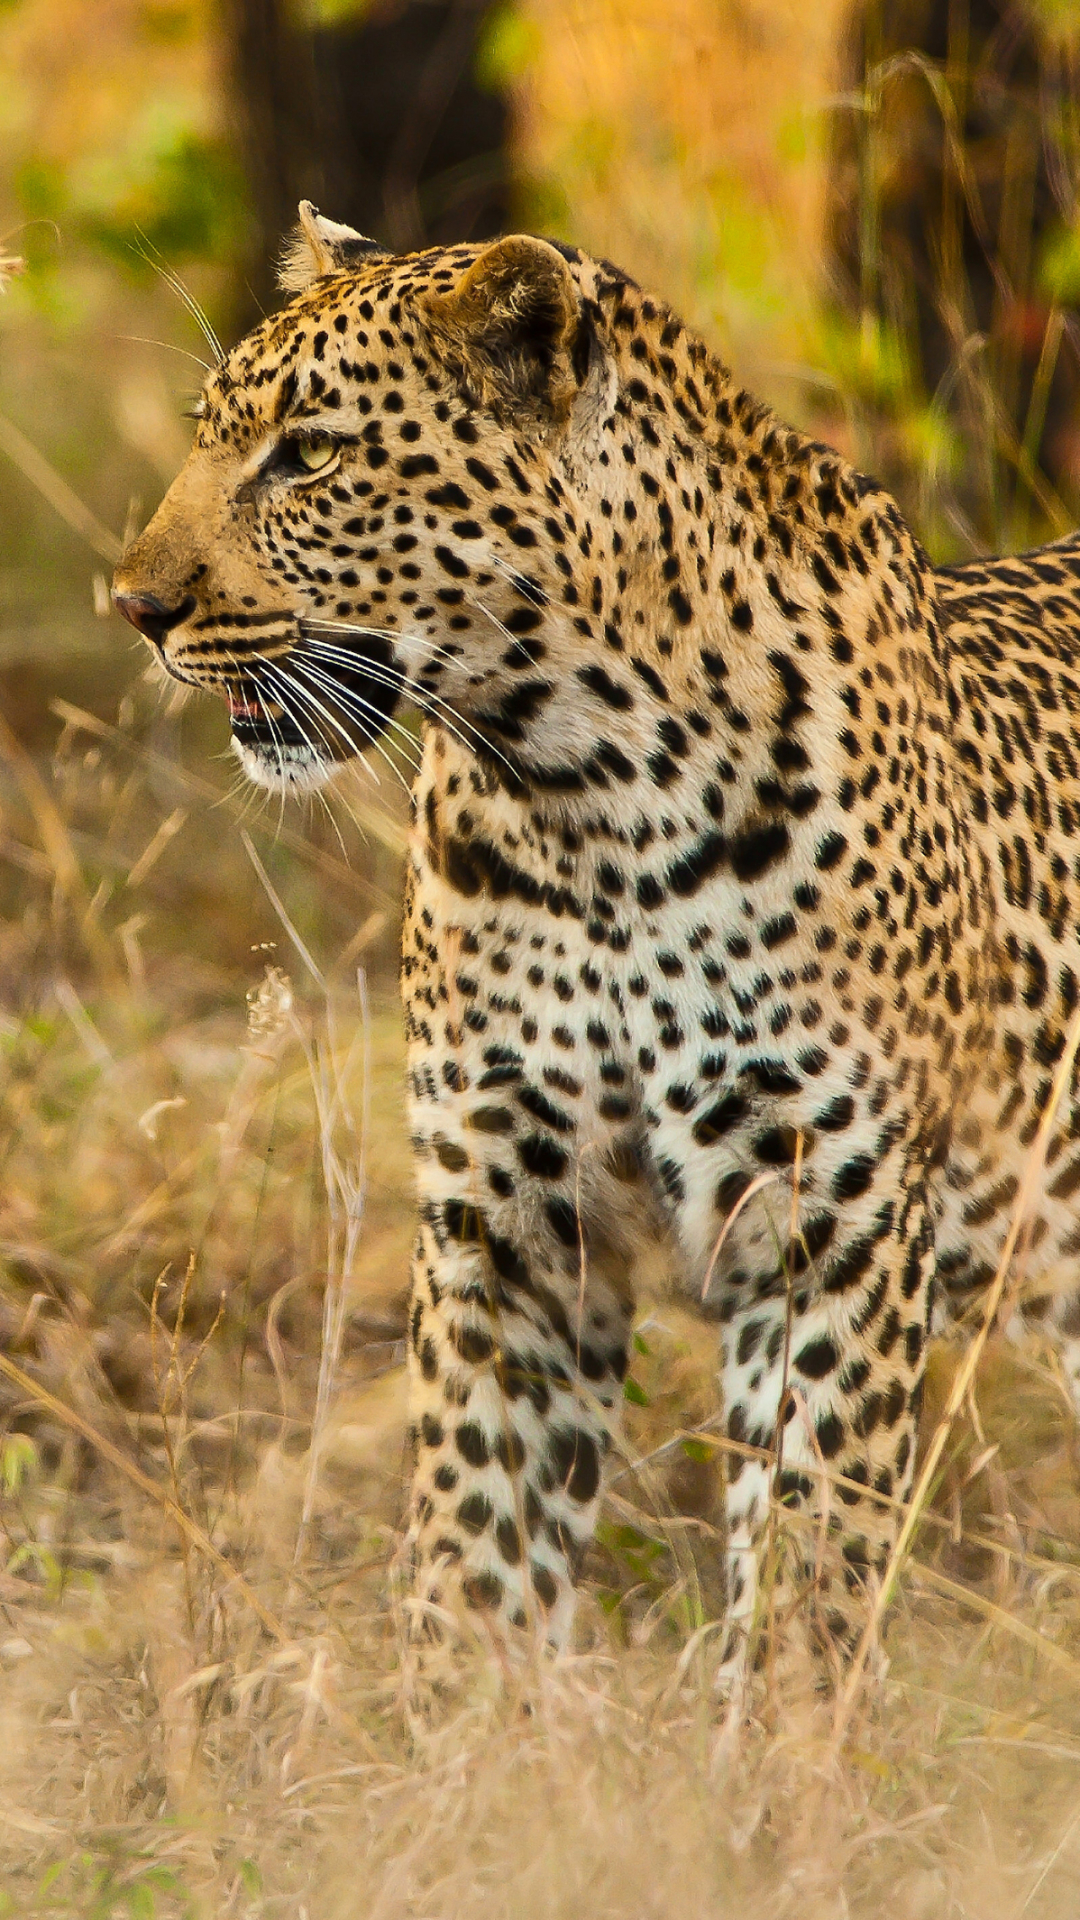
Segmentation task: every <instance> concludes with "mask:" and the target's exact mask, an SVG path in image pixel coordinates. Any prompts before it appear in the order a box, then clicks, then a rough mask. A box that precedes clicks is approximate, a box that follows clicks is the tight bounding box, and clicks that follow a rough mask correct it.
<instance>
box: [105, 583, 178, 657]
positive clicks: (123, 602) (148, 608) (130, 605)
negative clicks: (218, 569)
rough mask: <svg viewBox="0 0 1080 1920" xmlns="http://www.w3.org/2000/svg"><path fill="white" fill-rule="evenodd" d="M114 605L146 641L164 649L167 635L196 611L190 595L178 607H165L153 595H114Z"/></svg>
mask: <svg viewBox="0 0 1080 1920" xmlns="http://www.w3.org/2000/svg"><path fill="white" fill-rule="evenodd" d="M113 605H114V606H115V608H116V611H117V612H118V613H122V614H123V616H124V619H125V620H130V621H131V624H132V626H133V627H137V628H138V630H139V632H140V633H141V634H142V635H143V636H144V638H145V639H147V640H152V641H153V643H154V645H155V647H163V646H164V645H165V635H166V634H167V633H169V632H171V630H172V628H173V627H178V626H179V625H180V623H181V621H182V620H186V619H187V617H188V614H189V613H193V612H194V611H195V602H194V600H193V599H192V597H191V595H190V593H189V594H188V596H187V598H186V599H184V600H181V602H180V604H179V606H177V607H167V606H165V604H164V602H163V601H161V600H157V599H155V597H154V595H153V594H152V593H114V594H113Z"/></svg>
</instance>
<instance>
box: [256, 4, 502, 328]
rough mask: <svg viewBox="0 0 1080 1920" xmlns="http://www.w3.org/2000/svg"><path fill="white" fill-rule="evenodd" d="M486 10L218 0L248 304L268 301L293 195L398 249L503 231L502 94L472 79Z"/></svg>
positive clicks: (471, 6) (486, 6) (455, 6)
mask: <svg viewBox="0 0 1080 1920" xmlns="http://www.w3.org/2000/svg"><path fill="white" fill-rule="evenodd" d="M489 12H490V0H404V4H398V5H390V6H385V5H384V6H376V7H374V8H373V9H372V10H371V12H370V13H369V14H368V16H367V17H366V18H362V19H360V20H357V21H345V22H343V23H341V24H340V25H337V26H332V27H331V26H327V27H319V28H315V29H310V28H305V27H303V26H302V25H300V24H298V22H297V17H296V16H297V9H295V8H293V7H290V6H289V4H288V0H225V4H224V8H223V15H224V21H225V27H226V35H227V47H228V56H229V65H230V73H229V85H230V87H231V91H232V98H233V102H234V113H235V120H236V126H237V134H238V139H239V144H240V148H241V152H242V154H243V157H244V161H245V165H246V169H247V174H248V179H249V182H250V191H251V200H252V207H253V212H254V222H253V230H252V233H251V244H250V247H249V249H248V257H247V259H246V260H245V261H244V262H243V267H244V270H245V274H246V278H247V283H248V289H249V292H250V294H251V296H252V299H253V301H254V302H258V303H262V304H263V305H266V306H269V305H272V304H274V302H275V299H276V297H277V296H276V295H275V292H274V278H273V262H274V260H275V258H276V256H277V253H278V250H279V247H280V244H281V239H282V236H283V234H285V233H287V232H288V231H289V229H290V228H291V227H292V226H293V225H294V224H295V221H296V207H297V202H298V201H299V200H301V199H310V200H313V201H314V202H315V204H316V205H317V206H318V207H319V208H320V209H321V211H322V212H324V213H326V214H328V215H329V216H330V217H331V219H334V220H341V221H344V222H346V223H347V224H348V225H350V226H354V227H356V228H357V229H358V230H359V231H360V232H361V233H365V234H370V235H371V236H372V238H374V239H377V240H380V241H382V242H383V243H384V244H385V245H388V246H389V247H391V248H392V249H393V250H394V251H395V252H407V251H411V250H412V249H414V248H416V247H422V246H424V245H426V244H429V243H431V242H445V241H454V240H475V239H484V238H487V237H489V236H490V235H492V234H495V233H498V232H500V231H502V229H503V228H504V227H505V225H506V221H507V217H508V210H509V188H508V183H509V159H508V151H507V149H508V138H509V115H508V110H507V103H506V100H505V99H504V98H503V97H502V96H500V95H499V94H497V93H494V92H488V91H485V90H484V89H482V88H481V87H480V86H479V85H478V84H477V81H476V77H475V67H476V51H477V45H478V40H479V35H480V32H481V29H482V26H483V23H484V19H485V16H486V15H487V14H488V13H489ZM252 311H253V309H252V310H251V311H249V312H248V313H246V314H245V313H241V314H240V315H238V316H237V317H238V319H239V321H240V323H241V324H242V323H243V322H244V321H245V320H246V319H250V318H251V317H252Z"/></svg>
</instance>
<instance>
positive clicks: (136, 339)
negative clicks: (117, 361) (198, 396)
mask: <svg viewBox="0 0 1080 1920" xmlns="http://www.w3.org/2000/svg"><path fill="white" fill-rule="evenodd" d="M114 337H115V338H116V339H117V340H127V341H130V343H131V345H132V346H135V347H161V348H162V349H163V350H164V351H165V352H166V353H182V354H183V356H184V359H185V360H194V362H195V365H196V366H197V367H201V368H202V369H203V372H204V373H213V371H214V369H213V367H212V366H211V364H210V362H209V360H203V359H202V358H201V356H200V355H199V354H197V353H192V351H191V348H190V347H178V346H177V345H176V344H175V342H174V341H172V340H150V339H148V337H147V336H146V334H144V333H118V334H116V335H115V336H114Z"/></svg>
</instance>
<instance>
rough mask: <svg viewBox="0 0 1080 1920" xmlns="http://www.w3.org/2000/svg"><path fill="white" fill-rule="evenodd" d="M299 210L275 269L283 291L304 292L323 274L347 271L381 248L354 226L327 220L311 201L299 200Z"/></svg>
mask: <svg viewBox="0 0 1080 1920" xmlns="http://www.w3.org/2000/svg"><path fill="white" fill-rule="evenodd" d="M299 212H300V224H299V226H298V227H297V228H296V229H295V231H294V232H293V233H292V234H290V236H289V238H288V239H287V240H286V242H285V245H284V247H283V249H282V254H281V265H280V267H279V268H278V285H279V286H280V287H281V288H282V290H283V292H285V293H303V291H304V288H305V287H310V285H311V283H312V281H313V280H319V279H321V278H322V276H323V275H324V274H327V273H348V271H349V269H350V267H359V266H362V265H363V264H364V263H365V262H366V261H368V260H371V259H374V258H375V257H376V256H377V255H379V254H381V253H382V251H383V249H382V247H380V246H379V244H378V242H377V241H375V240H366V239H365V238H364V235H363V234H362V233H357V231H356V229H355V227H343V226H340V225H339V224H338V222H337V221H336V220H327V219H326V217H325V216H324V215H323V214H321V213H320V212H319V210H318V208H317V207H313V206H312V204H311V201H310V200H301V202H300V209H299Z"/></svg>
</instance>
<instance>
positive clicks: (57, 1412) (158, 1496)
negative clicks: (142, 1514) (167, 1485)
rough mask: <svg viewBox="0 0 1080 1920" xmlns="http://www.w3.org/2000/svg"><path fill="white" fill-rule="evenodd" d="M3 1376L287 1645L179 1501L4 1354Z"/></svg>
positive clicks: (238, 1575) (0, 1360)
mask: <svg viewBox="0 0 1080 1920" xmlns="http://www.w3.org/2000/svg"><path fill="white" fill-rule="evenodd" d="M0 1373H4V1374H6V1375H7V1377H8V1379H9V1380H10V1381H11V1382H12V1383H13V1385H14V1386H17V1387H18V1388H19V1390H20V1392H22V1393H25V1394H26V1395H27V1398H28V1399H30V1400H32V1401H34V1402H35V1403H36V1405H37V1406H39V1407H41V1408H43V1409H44V1410H45V1411H46V1412H47V1413H51V1414H52V1416H53V1418H54V1419H55V1420H59V1421H61V1422H62V1423H63V1425H64V1426H66V1427H69V1428H70V1429H71V1431H72V1432H73V1433H78V1434H81V1435H82V1437H83V1439H84V1440H87V1441H89V1443H90V1445H91V1446H92V1447H93V1448H94V1449H95V1451H96V1452H98V1453H100V1454H101V1456H102V1458H103V1459H105V1460H108V1462H109V1464H110V1465H111V1466H114V1467H115V1468H116V1470H117V1472H118V1473H122V1474H123V1475H124V1476H125V1478H126V1479H128V1480H130V1481H131V1484H132V1486H135V1487H138V1488H139V1490H140V1492H142V1493H145V1494H146V1495H147V1496H148V1498H149V1499H151V1500H153V1501H155V1502H156V1503H157V1505H158V1506H159V1507H161V1509H162V1510H163V1512H165V1513H167V1514H168V1515H169V1517H170V1519H172V1520H174V1521H175V1522H176V1525H177V1526H178V1527H179V1529H180V1531H181V1533H182V1534H183V1536H184V1538H185V1539H186V1540H187V1541H188V1542H189V1543H190V1545H191V1546H193V1547H196V1548H197V1549H198V1551H199V1552H200V1553H201V1554H202V1555H203V1556H204V1557H205V1558H206V1559H207V1560H209V1561H210V1562H211V1564H212V1565H213V1566H215V1567H216V1568H217V1570H218V1572H219V1573H220V1574H221V1575H222V1576H223V1577H224V1579H225V1580H226V1581H227V1582H228V1584H229V1586H230V1587H235V1589H236V1591H237V1593H238V1594H239V1595H240V1597H241V1599H242V1600H244V1601H245V1602H246V1604H247V1605H248V1606H249V1607H250V1608H251V1611H252V1612H253V1613H254V1614H255V1615H256V1617H257V1619H259V1620H260V1621H261V1622H262V1625H263V1626H264V1627H265V1628H266V1631H267V1633H269V1634H270V1635H272V1637H273V1638H274V1639H275V1640H277V1641H278V1642H279V1643H280V1644H282V1645H284V1643H285V1640H286V1638H287V1636H286V1633H285V1629H284V1627H283V1626H282V1625H281V1622H280V1621H279V1620H277V1619H276V1618H275V1616H274V1615H273V1614H272V1613H271V1612H270V1609H269V1607H266V1606H264V1605H263V1602H262V1601H261V1600H260V1599H259V1596H258V1594H257V1593H256V1592H255V1590H254V1588H253V1587H251V1586H249V1585H248V1582H247V1581H246V1580H245V1579H244V1576H243V1574H242V1573H239V1572H238V1571H237V1569H236V1568H235V1567H234V1566H231V1565H230V1563H229V1561H228V1560H226V1558H225V1555H224V1554H223V1553H220V1552H219V1551H218V1549H217V1547H215V1545H214V1543H213V1541H212V1540H211V1539H210V1537H209V1535H208V1534H206V1533H204V1531H203V1529H202V1527H200V1526H199V1525H198V1522H197V1521H195V1520H193V1519H192V1518H191V1516H190V1514H187V1513H185V1512H184V1509H183V1507H182V1506H181V1505H180V1504H179V1502H178V1501H177V1500H174V1499H173V1498H172V1496H171V1495H170V1494H168V1493H166V1492H165V1491H164V1489H163V1488H161V1487H159V1486H158V1485H157V1483H156V1481H154V1480H151V1478H150V1475H149V1474H148V1473H144V1472H143V1470H142V1468H141V1467H138V1466H136V1464H135V1462H134V1460H129V1459H128V1458H127V1455H126V1454H124V1453H122V1452H121V1451H120V1448H119V1447H116V1446H114V1445H113V1443H112V1441H111V1440H109V1439H108V1438H107V1437H106V1435H105V1434H103V1433H99V1432H98V1430H97V1428H96V1427H94V1426H92V1425H91V1423H90V1421H89V1420H84V1419H83V1416H82V1414H80V1413H76V1412H75V1409H74V1408H73V1407H68V1406H65V1405H64V1402H63V1401H62V1400H58V1399H57V1397H56V1395H55V1394H53V1393H50V1392H49V1390H48V1388H47V1387H43V1386H40V1385H39V1384H38V1382H37V1381H36V1380H34V1379H33V1378H32V1377H31V1375H30V1374H28V1373H24V1371H23V1369H22V1367H19V1366H16V1364H15V1362H14V1360H9V1359H8V1356H7V1354H5V1353H0Z"/></svg>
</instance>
